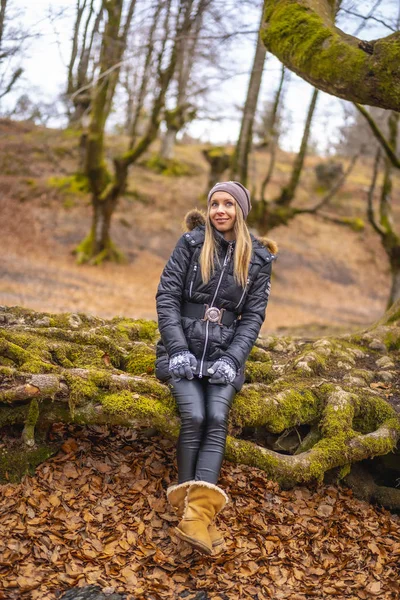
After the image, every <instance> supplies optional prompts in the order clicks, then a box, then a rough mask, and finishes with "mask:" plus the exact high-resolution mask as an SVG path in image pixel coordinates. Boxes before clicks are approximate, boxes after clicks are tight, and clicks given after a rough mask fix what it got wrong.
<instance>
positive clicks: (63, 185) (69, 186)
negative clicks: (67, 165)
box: [47, 173, 90, 196]
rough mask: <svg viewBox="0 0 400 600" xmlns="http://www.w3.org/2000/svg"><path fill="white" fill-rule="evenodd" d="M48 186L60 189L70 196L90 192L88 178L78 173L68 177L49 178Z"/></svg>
mask: <svg viewBox="0 0 400 600" xmlns="http://www.w3.org/2000/svg"><path fill="white" fill-rule="evenodd" d="M47 185H48V186H49V187H52V188H56V189H59V190H60V191H62V192H63V193H64V194H67V195H68V196H79V195H82V194H88V193H89V191H90V188H89V181H88V178H87V177H86V175H83V174H82V173H76V174H75V175H69V176H67V177H49V179H48V180H47Z"/></svg>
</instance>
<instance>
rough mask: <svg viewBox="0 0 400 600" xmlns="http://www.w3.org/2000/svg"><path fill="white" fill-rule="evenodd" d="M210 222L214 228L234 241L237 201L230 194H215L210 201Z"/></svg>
mask: <svg viewBox="0 0 400 600" xmlns="http://www.w3.org/2000/svg"><path fill="white" fill-rule="evenodd" d="M210 220H211V223H212V224H213V225H214V227H215V228H216V229H217V230H218V231H220V232H221V233H223V234H224V237H226V239H228V238H230V239H233V237H232V236H233V230H234V226H235V221H236V200H235V199H234V197H233V196H231V194H228V192H215V193H214V194H213V196H212V198H211V201H210Z"/></svg>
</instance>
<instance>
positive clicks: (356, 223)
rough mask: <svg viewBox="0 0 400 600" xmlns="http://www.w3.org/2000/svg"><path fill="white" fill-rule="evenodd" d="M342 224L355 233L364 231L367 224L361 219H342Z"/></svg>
mask: <svg viewBox="0 0 400 600" xmlns="http://www.w3.org/2000/svg"><path fill="white" fill-rule="evenodd" d="M340 220H341V222H342V223H343V224H344V225H348V226H349V227H350V228H351V229H352V230H353V231H364V229H365V222H364V220H363V219H360V218H359V217H341V218H340Z"/></svg>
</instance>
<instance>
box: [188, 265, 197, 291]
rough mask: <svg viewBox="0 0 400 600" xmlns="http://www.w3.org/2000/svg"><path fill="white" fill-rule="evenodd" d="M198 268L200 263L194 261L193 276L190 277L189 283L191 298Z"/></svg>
mask: <svg viewBox="0 0 400 600" xmlns="http://www.w3.org/2000/svg"><path fill="white" fill-rule="evenodd" d="M197 269H198V264H197V263H194V267H193V271H192V276H191V278H190V284H189V298H191V297H192V292H193V285H194V282H195V280H196V274H197Z"/></svg>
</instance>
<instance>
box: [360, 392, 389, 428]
mask: <svg viewBox="0 0 400 600" xmlns="http://www.w3.org/2000/svg"><path fill="white" fill-rule="evenodd" d="M392 419H395V421H394V424H395V426H396V419H397V426H399V424H400V421H399V418H398V416H397V415H396V413H395V411H394V409H393V408H392V407H391V406H390V404H389V403H388V402H386V401H385V400H383V399H382V398H379V397H378V396H372V395H369V394H365V393H364V394H362V396H361V398H360V404H359V412H358V414H357V416H356V418H355V419H354V428H355V429H356V430H357V431H360V432H361V433H363V434H366V433H371V432H372V431H376V429H378V427H380V426H381V425H383V424H385V425H387V423H388V422H392Z"/></svg>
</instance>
